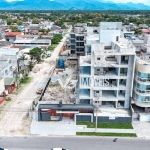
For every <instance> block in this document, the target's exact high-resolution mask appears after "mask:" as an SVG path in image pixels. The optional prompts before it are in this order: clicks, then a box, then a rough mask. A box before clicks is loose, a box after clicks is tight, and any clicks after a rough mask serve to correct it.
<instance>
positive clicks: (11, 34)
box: [5, 32, 21, 36]
mask: <svg viewBox="0 0 150 150" xmlns="http://www.w3.org/2000/svg"><path fill="white" fill-rule="evenodd" d="M20 34H21V32H6V34H5V36H16V35H20Z"/></svg>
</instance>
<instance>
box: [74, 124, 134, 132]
mask: <svg viewBox="0 0 150 150" xmlns="http://www.w3.org/2000/svg"><path fill="white" fill-rule="evenodd" d="M76 132H95V128H87V127H86V125H83V126H81V125H77V127H76ZM97 132H101V133H136V132H135V131H134V129H106V128H97Z"/></svg>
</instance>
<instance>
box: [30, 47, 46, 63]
mask: <svg viewBox="0 0 150 150" xmlns="http://www.w3.org/2000/svg"><path fill="white" fill-rule="evenodd" d="M42 52H43V51H42V50H41V48H38V47H36V48H33V49H31V50H30V52H29V55H30V56H31V58H33V59H36V60H37V61H38V62H39V61H40V60H41V54H42Z"/></svg>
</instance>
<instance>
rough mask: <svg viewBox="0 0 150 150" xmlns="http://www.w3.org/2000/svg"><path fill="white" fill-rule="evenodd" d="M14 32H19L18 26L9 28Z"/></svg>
mask: <svg viewBox="0 0 150 150" xmlns="http://www.w3.org/2000/svg"><path fill="white" fill-rule="evenodd" d="M9 28H10V29H11V31H12V32H19V29H18V26H9Z"/></svg>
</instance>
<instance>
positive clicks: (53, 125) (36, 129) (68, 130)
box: [30, 117, 76, 136]
mask: <svg viewBox="0 0 150 150" xmlns="http://www.w3.org/2000/svg"><path fill="white" fill-rule="evenodd" d="M30 133H31V135H54V136H55V135H56V136H57V135H76V123H75V121H74V120H73V119H70V118H68V117H63V120H62V121H40V122H38V121H35V120H32V123H31V126H30Z"/></svg>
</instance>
